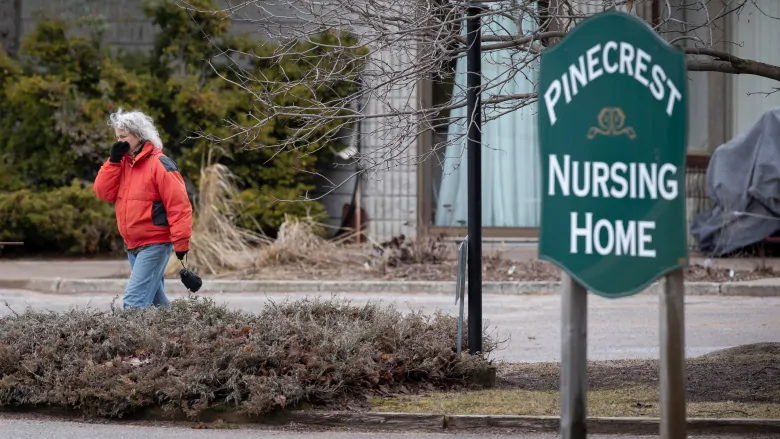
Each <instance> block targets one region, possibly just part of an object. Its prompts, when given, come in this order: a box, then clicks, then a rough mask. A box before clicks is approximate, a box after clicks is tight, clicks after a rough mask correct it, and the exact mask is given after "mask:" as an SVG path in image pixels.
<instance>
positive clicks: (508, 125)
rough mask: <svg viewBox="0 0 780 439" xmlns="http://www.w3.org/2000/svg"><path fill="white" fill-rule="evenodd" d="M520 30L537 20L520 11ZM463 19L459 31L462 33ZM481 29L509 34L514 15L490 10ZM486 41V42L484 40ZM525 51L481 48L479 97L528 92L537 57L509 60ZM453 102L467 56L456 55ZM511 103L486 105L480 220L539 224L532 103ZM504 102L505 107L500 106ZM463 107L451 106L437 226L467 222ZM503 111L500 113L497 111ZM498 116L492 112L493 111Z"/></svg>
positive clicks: (460, 93) (460, 91)
mask: <svg viewBox="0 0 780 439" xmlns="http://www.w3.org/2000/svg"><path fill="white" fill-rule="evenodd" d="M523 17H524V18H523V20H522V21H521V28H522V31H523V33H524V34H528V33H529V32H532V31H534V30H535V29H536V22H535V21H534V20H533V18H532V17H530V16H529V14H523ZM465 28H466V24H465V21H464V23H463V30H462V35H463V36H465V34H466V31H465ZM482 32H483V35H513V34H516V33H517V25H516V23H515V21H513V20H512V19H510V18H509V17H506V16H499V15H494V16H492V17H491V18H490V19H483V25H482ZM483 44H484V43H483ZM528 57H529V54H528V53H527V52H525V51H520V50H518V49H517V48H509V49H504V50H499V51H492V52H487V53H483V54H482V74H483V79H482V84H483V93H482V100H483V101H485V100H486V99H487V98H488V96H490V95H495V94H500V95H508V94H523V93H532V92H533V91H534V84H535V82H536V78H537V74H538V62H537V63H535V64H530V65H529V66H528V67H525V68H523V69H522V70H520V71H518V70H516V69H513V68H511V66H524V65H526V64H527V59H529V58H528ZM456 63H457V64H456V67H455V77H454V83H455V85H454V90H453V102H459V101H463V100H464V99H465V96H466V57H465V56H464V57H461V58H459V59H458V60H457V62H456ZM509 105H511V103H506V104H502V105H499V106H498V108H493V109H490V110H486V109H485V107H484V105H483V120H485V119H492V120H488V121H487V122H483V124H482V225H483V226H485V227H537V226H538V224H539V198H540V192H539V191H540V182H539V178H540V171H539V157H538V147H537V143H538V140H537V134H536V131H537V130H536V105H535V104H532V105H528V106H526V107H523V108H521V109H518V110H514V111H511V112H507V110H508V108H507V107H508V106H509ZM502 107H503V108H502ZM466 111H467V110H466V107H465V106H463V107H461V108H457V109H453V110H451V113H450V117H451V119H452V123H450V125H449V128H448V132H447V140H448V142H450V143H449V144H448V146H447V147H446V151H445V154H444V155H445V157H444V160H443V164H442V178H441V184H440V186H439V191H438V196H435V198H436V214H435V218H434V225H436V226H460V227H463V226H465V225H466V220H467V205H468V201H467V172H468V171H467V170H468V163H467V160H466V156H467V154H466V142H467V138H466V124H467V117H466V116H467V112H466ZM501 113H504V114H501ZM499 114H501V115H500V116H498V117H496V116H497V115H499Z"/></svg>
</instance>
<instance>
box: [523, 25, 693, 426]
mask: <svg viewBox="0 0 780 439" xmlns="http://www.w3.org/2000/svg"><path fill="white" fill-rule="evenodd" d="M686 81H687V79H686V67H685V57H684V54H683V53H682V52H681V51H679V50H677V49H676V48H674V47H672V46H670V45H669V44H668V43H666V42H665V41H664V40H662V39H661V38H660V37H659V36H658V34H656V33H655V32H653V30H652V29H651V28H650V27H649V26H648V25H647V24H646V23H645V22H643V21H641V20H640V19H638V18H637V17H634V16H632V15H630V14H626V13H623V12H617V11H608V12H603V13H601V14H597V15H594V16H593V17H590V18H588V19H587V20H585V21H583V22H582V23H580V24H579V25H577V26H576V27H575V28H574V30H572V32H570V33H569V34H568V35H567V36H566V37H565V38H564V39H563V40H562V41H561V42H559V43H558V44H557V45H556V46H554V47H553V48H551V49H549V50H548V51H546V52H545V53H544V54H543V55H542V61H541V67H540V78H539V104H540V105H539V118H538V128H539V148H540V156H541V165H542V185H543V186H542V187H543V189H542V203H541V225H540V236H539V257H540V258H541V259H545V260H548V261H551V262H553V263H555V264H556V265H557V266H558V267H560V268H561V270H562V272H563V274H562V280H563V290H562V308H563V315H562V318H563V320H562V333H561V336H562V338H561V340H562V352H561V354H562V357H561V361H562V363H561V432H562V437H563V438H565V439H580V438H585V437H586V435H587V425H586V420H587V385H586V382H587V373H586V359H587V291H592V292H593V293H595V294H597V295H599V296H602V297H605V298H609V299H617V298H621V297H626V296H631V295H634V294H638V293H640V292H641V291H643V290H645V289H646V288H647V287H648V286H650V285H651V284H652V283H653V282H655V281H657V280H658V279H660V278H662V277H665V278H666V279H665V283H664V288H663V292H662V293H661V303H660V312H661V321H660V324H661V325H660V327H661V331H660V332H661V340H660V342H661V415H662V416H661V417H662V419H661V437H662V438H664V439H685V437H686V428H685V374H684V372H685V370H684V369H685V356H684V355H685V352H684V346H685V335H684V318H683V316H684V297H683V296H684V291H683V289H684V288H683V272H682V270H683V269H684V268H685V267H686V266H687V264H688V248H687V234H686V218H685V216H686V214H685V153H686V138H687V102H686V95H687V88H686ZM620 329H621V328H617V327H616V328H615V332H616V333H619V331H620Z"/></svg>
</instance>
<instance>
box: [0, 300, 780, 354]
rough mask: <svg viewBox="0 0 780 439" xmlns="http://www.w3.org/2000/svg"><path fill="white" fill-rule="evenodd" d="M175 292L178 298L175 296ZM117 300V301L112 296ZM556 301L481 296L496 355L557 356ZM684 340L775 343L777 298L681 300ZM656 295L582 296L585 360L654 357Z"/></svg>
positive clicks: (692, 349)
mask: <svg viewBox="0 0 780 439" xmlns="http://www.w3.org/2000/svg"><path fill="white" fill-rule="evenodd" d="M345 296H347V297H349V298H351V299H352V300H353V301H355V302H356V303H363V302H366V301H368V300H371V301H379V300H381V301H384V302H390V303H394V304H395V305H396V306H398V307H399V309H402V310H403V309H420V308H422V309H424V310H425V311H427V312H433V311H436V310H437V309H439V310H442V311H443V312H446V313H450V314H453V315H457V313H458V307H457V306H456V305H455V301H454V295H452V296H450V295H433V294H419V295H411V294H393V295H391V294H382V293H372V294H357V293H350V294H346V295H345ZM174 297H176V296H174ZM303 297H305V295H303V294H301V295H291V294H273V295H265V294H250V293H244V294H217V295H215V298H216V300H217V301H218V302H225V303H227V304H228V306H230V307H233V308H238V309H243V310H246V311H251V312H258V311H260V310H262V308H263V307H264V306H265V304H266V303H267V302H266V301H267V299H270V298H272V299H273V300H274V301H276V302H278V301H282V300H284V299H285V298H288V299H300V298H303ZM113 298H114V295H100V294H98V295H67V294H41V293H34V292H27V291H18V290H16V291H9V290H5V291H3V290H0V316H3V315H8V314H9V313H11V311H10V309H9V308H7V307H5V306H4V303H3V302H4V301H5V302H8V304H9V306H10V307H11V308H12V309H14V310H16V311H17V312H18V311H22V310H24V309H25V308H26V307H27V306H31V307H34V308H36V309H39V310H53V311H63V310H67V309H68V308H71V307H84V306H90V307H93V308H108V307H109V305H110V303H111V300H112V299H113ZM118 305H119V306H121V300H119V301H118ZM560 309H561V308H560V299H559V298H558V297H557V296H525V297H523V296H502V295H486V296H485V297H484V298H483V317H484V318H485V319H486V320H487V322H488V324H489V326H490V328H491V331H492V333H493V334H494V335H495V336H496V337H497V338H499V339H506V340H507V343H506V344H505V345H504V346H503V349H502V350H500V351H498V352H496V353H495V354H494V356H493V357H494V358H495V359H498V360H506V361H529V362H538V361H559V360H560V352H559V351H560V318H561V317H560ZM685 312H686V316H685V319H686V344H687V350H686V351H687V355H688V356H689V357H692V356H698V355H702V354H705V353H708V352H711V351H715V350H719V349H724V348H728V347H732V346H737V345H741V344H749V343H758V342H780V318H778V315H779V314H780V298H746V297H695V296H691V297H688V298H687V299H686V308H685ZM658 321H659V315H658V297H657V296H655V295H651V294H639V295H637V296H633V297H628V298H623V299H617V300H609V299H603V298H601V297H598V296H595V295H590V296H589V302H588V358H589V359H592V360H604V359H624V358H658V337H659V336H658Z"/></svg>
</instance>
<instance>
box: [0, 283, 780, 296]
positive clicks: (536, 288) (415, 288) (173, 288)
mask: <svg viewBox="0 0 780 439" xmlns="http://www.w3.org/2000/svg"><path fill="white" fill-rule="evenodd" d="M126 283H127V279H123V278H122V279H119V278H115V279H105V278H104V279H68V278H28V279H0V288H2V289H17V290H28V291H36V292H41V293H61V294H79V293H92V294H97V293H110V294H119V293H123V292H124V289H125V284H126ZM661 288H663V285H662V283H660V282H656V283H653V284H652V285H650V286H649V287H648V288H647V289H646V290H645V292H648V293H656V294H657V293H659V292H660V291H661ZM166 291H169V292H172V293H184V292H186V290H185V289H184V286H183V285H182V284H181V282H180V281H179V279H178V278H170V279H166ZM482 291H483V293H484V294H501V295H550V294H558V292H559V291H560V282H557V281H528V282H484V283H483V284H482ZM370 292H386V293H415V294H420V293H427V294H454V293H455V282H448V281H307V280H223V279H204V281H203V287H202V288H201V290H200V291H199V292H198V293H199V294H200V293H212V294H213V293H261V294H279V293H304V294H306V293H370ZM685 293H686V294H687V295H689V296H742V297H780V279H777V282H764V283H761V284H755V283H750V282H685Z"/></svg>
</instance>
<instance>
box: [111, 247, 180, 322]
mask: <svg viewBox="0 0 780 439" xmlns="http://www.w3.org/2000/svg"><path fill="white" fill-rule="evenodd" d="M171 252H173V244H154V245H150V246H149V247H146V248H144V249H142V250H141V251H140V252H138V254H137V255H135V254H133V253H130V252H127V258H128V260H130V270H131V271H130V279H128V281H127V286H126V287H125V297H124V300H123V307H124V309H128V308H149V307H150V306H151V305H155V306H159V307H163V306H167V305H168V297H166V296H165V267H166V266H167V265H168V260H169V259H170V257H171Z"/></svg>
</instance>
